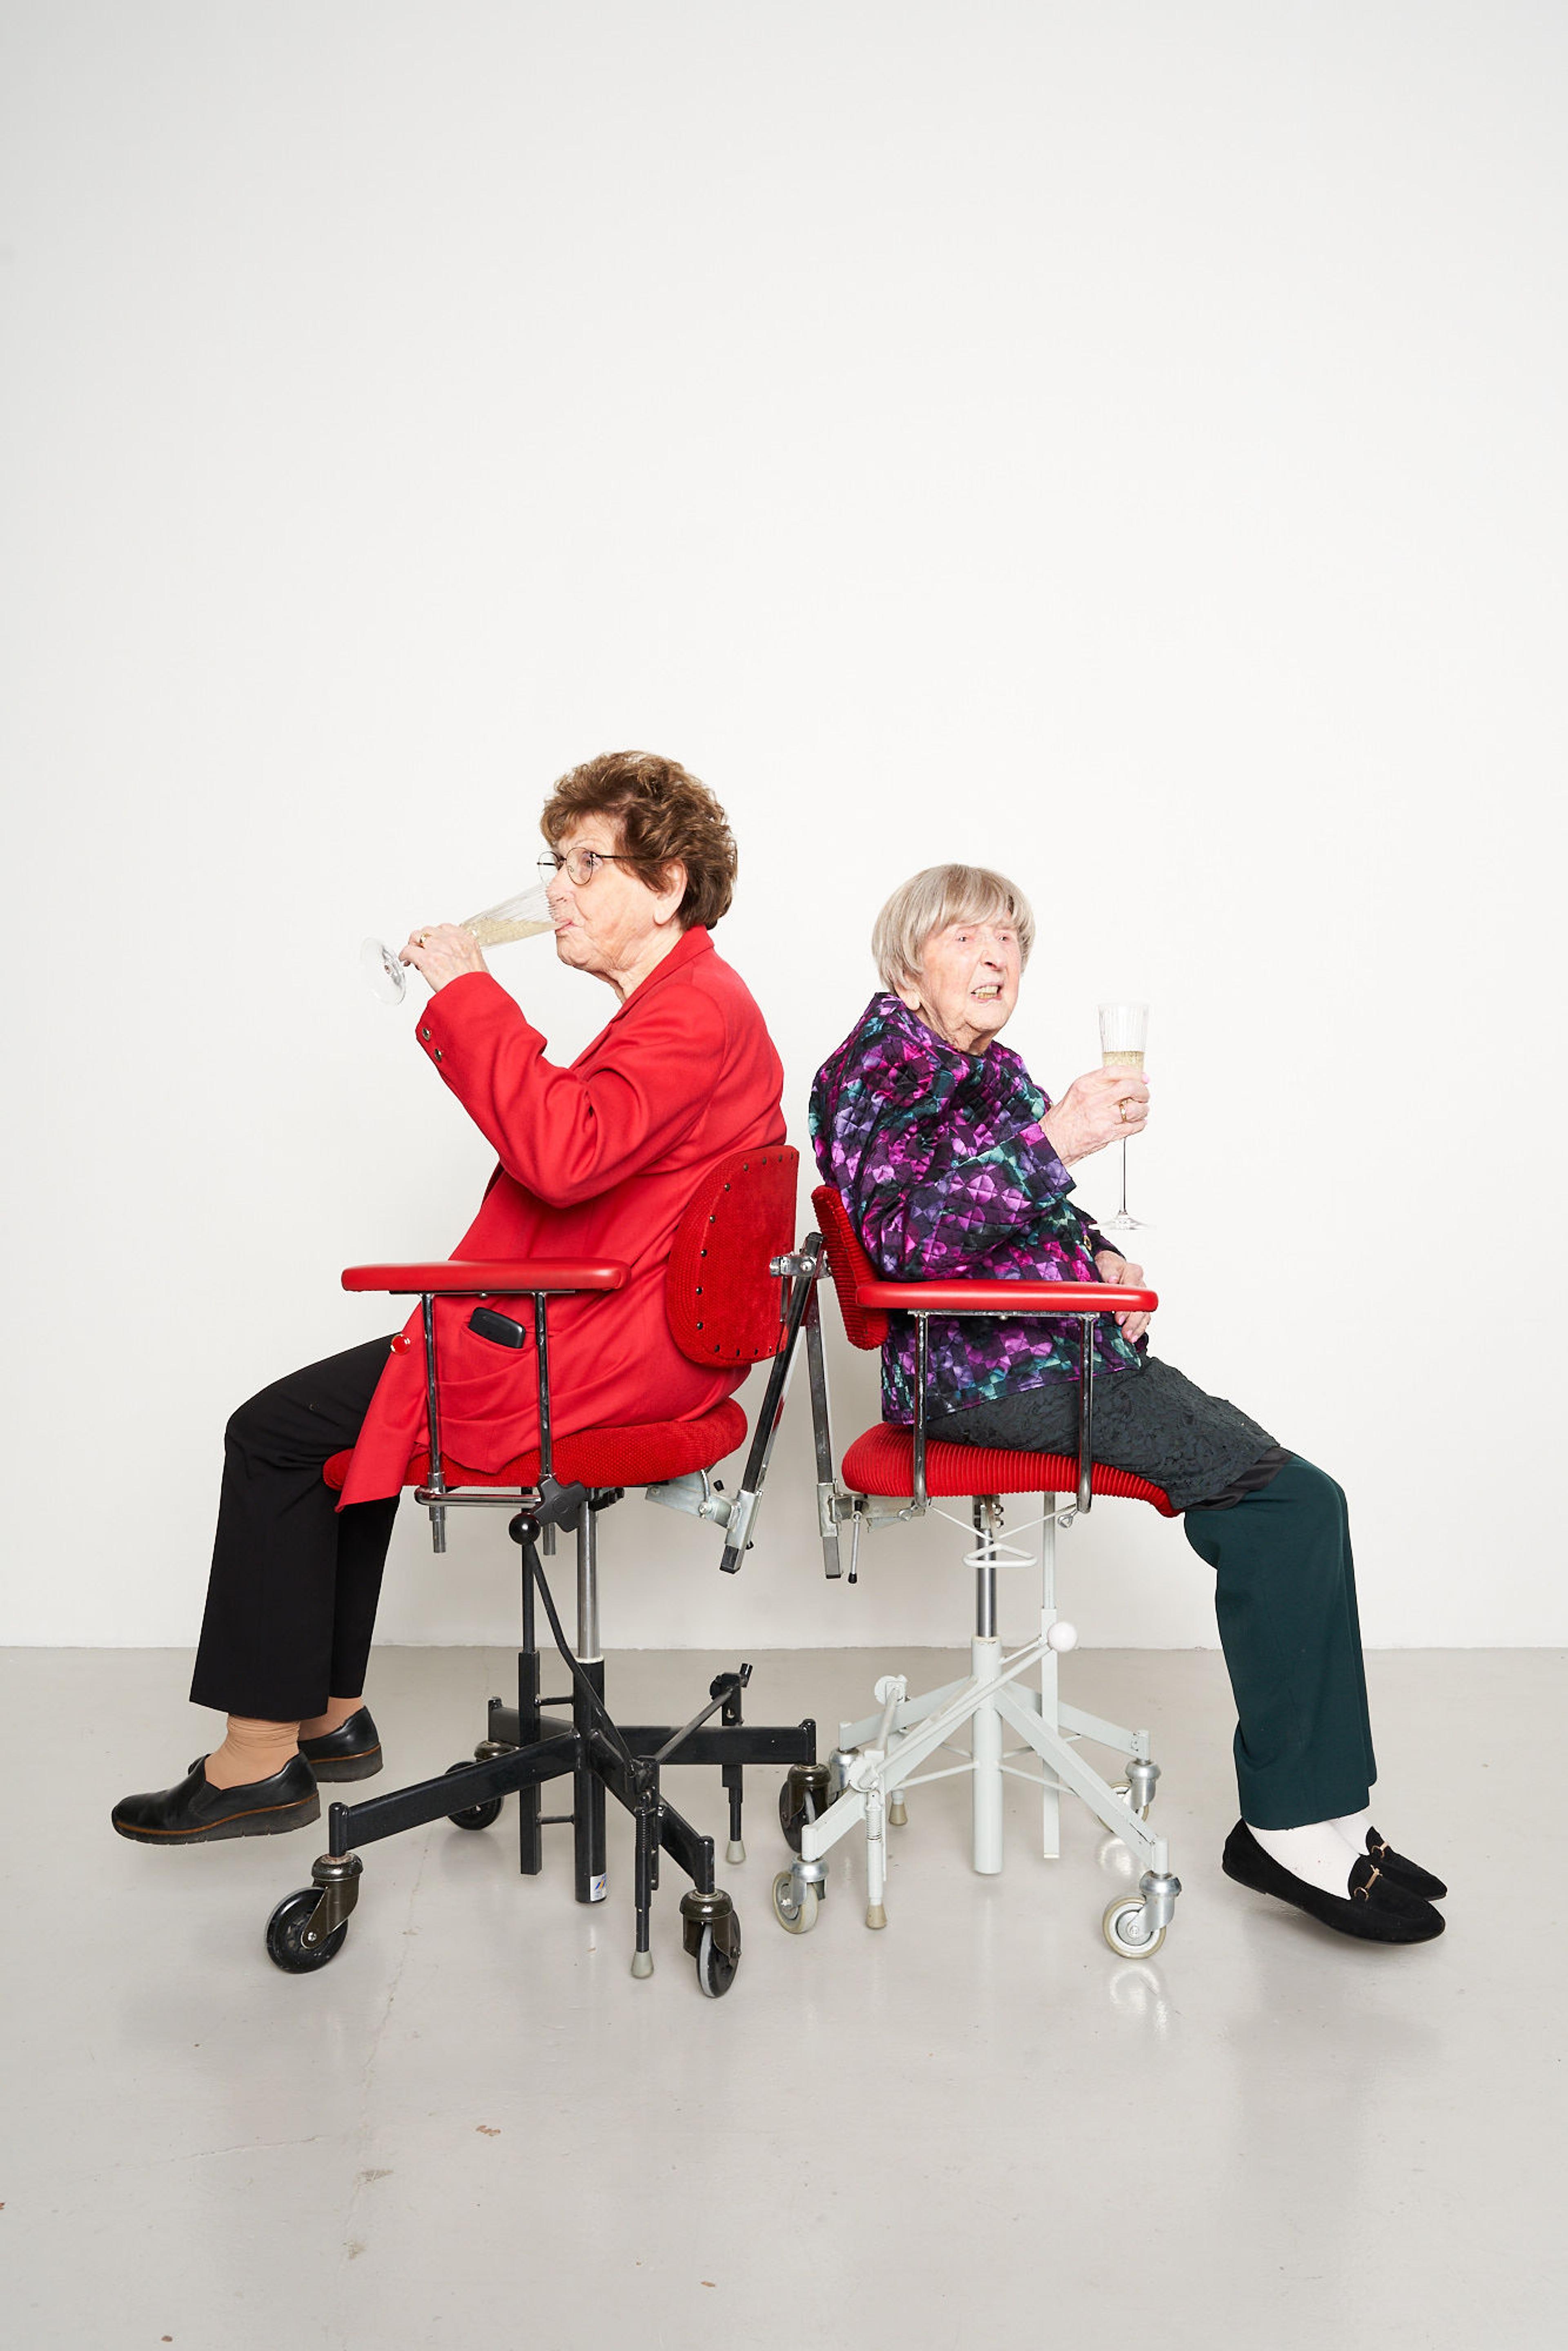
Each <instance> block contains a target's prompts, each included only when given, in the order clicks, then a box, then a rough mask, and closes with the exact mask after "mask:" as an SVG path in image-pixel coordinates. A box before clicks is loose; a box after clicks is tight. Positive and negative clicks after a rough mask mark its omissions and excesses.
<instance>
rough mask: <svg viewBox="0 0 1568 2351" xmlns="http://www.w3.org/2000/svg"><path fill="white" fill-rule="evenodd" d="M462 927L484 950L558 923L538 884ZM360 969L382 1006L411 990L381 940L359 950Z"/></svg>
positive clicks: (536, 934) (534, 935)
mask: <svg viewBox="0 0 1568 2351" xmlns="http://www.w3.org/2000/svg"><path fill="white" fill-rule="evenodd" d="M461 927H462V928H463V929H464V930H465V931H468V932H470V933H471V934H472V935H473V937H474V938H475V940H476V942H477V944H478V945H479V946H482V947H504V946H509V945H510V943H511V941H512V940H513V939H534V938H538V937H539V936H540V935H541V934H542V933H543V932H545V931H553V930H554V929H555V924H554V922H553V921H552V920H551V918H550V910H549V900H548V899H547V898H546V896H545V885H544V883H542V882H536V883H534V885H533V887H532V889H530V890H523V891H520V892H519V893H518V894H517V897H515V898H503V899H502V900H501V903H500V904H499V905H497V906H486V908H485V909H484V911H483V913H482V914H469V915H467V916H466V917H465V920H464V922H463V924H462V925H461ZM360 969H361V971H362V972H363V973H364V975H365V977H366V979H367V980H368V981H369V983H370V985H371V987H372V988H373V989H374V990H375V992H376V994H377V995H378V996H379V997H380V998H381V1000H382V1003H383V1004H401V1003H402V999H403V998H404V996H405V995H406V993H407V991H408V966H407V965H406V964H403V963H400V962H399V961H398V958H397V953H396V950H395V949H394V948H392V947H389V946H382V942H381V940H380V939H366V940H365V942H364V944H363V945H362V946H361V949H360Z"/></svg>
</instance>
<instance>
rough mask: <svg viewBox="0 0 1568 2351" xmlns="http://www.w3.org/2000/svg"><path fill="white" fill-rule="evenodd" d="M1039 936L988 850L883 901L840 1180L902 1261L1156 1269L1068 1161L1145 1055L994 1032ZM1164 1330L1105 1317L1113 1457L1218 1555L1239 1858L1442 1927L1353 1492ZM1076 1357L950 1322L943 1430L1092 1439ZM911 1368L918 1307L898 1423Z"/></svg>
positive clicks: (1116, 1131) (900, 1349)
mask: <svg viewBox="0 0 1568 2351" xmlns="http://www.w3.org/2000/svg"><path fill="white" fill-rule="evenodd" d="M1034 936H1035V926H1034V917H1033V915H1032V914H1031V913H1030V906H1029V902H1028V900H1027V899H1026V898H1025V896H1024V894H1023V893H1022V891H1021V890H1019V888H1018V887H1017V886H1016V884H1014V883H1011V882H1009V881H1008V880H1007V878H1006V877H1005V876H1004V875H1002V874H1000V873H995V872H989V871H988V870H987V869H986V868H984V867H980V866H972V865H938V866H933V867H931V868H929V869H928V870H927V871H926V872H922V873H917V874H915V876H914V878H913V879H912V880H911V881H908V882H906V883H904V886H903V887H902V889H899V890H897V891H895V892H894V894H893V896H892V897H891V898H890V899H889V900H888V903H887V904H886V905H885V906H884V907H883V910H882V913H881V914H880V915H879V916H878V917H877V922H876V927H875V930H874V933H873V954H874V956H875V958H876V964H877V969H878V971H879V973H880V975H881V978H882V982H883V986H882V989H881V991H880V992H879V993H878V994H877V995H875V996H873V998H872V1000H871V1002H870V1004H869V1005H868V1006H867V1007H866V1008H865V1010H864V1012H863V1013H862V1015H861V1017H860V1019H858V1020H857V1021H856V1023H855V1025H854V1028H853V1029H852V1030H851V1032H850V1035H849V1036H848V1037H847V1038H846V1040H844V1042H843V1044H841V1046H840V1047H839V1049H838V1050H837V1052H835V1053H834V1054H833V1055H832V1056H831V1059H830V1060H829V1061H827V1062H826V1063H825V1064H824V1066H823V1067H822V1069H821V1070H820V1071H818V1074H817V1080H816V1083H815V1086H814V1087H813V1089H812V1094H811V1113H810V1116H811V1134H812V1139H813V1142H814V1144H815V1146H816V1153H817V1159H818V1163H819V1165H821V1171H822V1175H823V1177H824V1179H825V1180H826V1181H827V1182H829V1183H831V1184H834V1185H836V1186H838V1188H839V1190H840V1191H841V1194H842V1196H843V1198H844V1202H845V1206H846V1207H847V1208H848V1211H849V1214H850V1217H851V1219H852V1222H853V1224H854V1227H855V1229H856V1231H857V1232H858V1233H859V1235H860V1238H861V1240H862V1244H863V1245H864V1248H865V1249H866V1252H867V1254H868V1256H869V1257H870V1258H871V1259H872V1261H873V1264H874V1265H876V1266H877V1267H878V1269H879V1270H881V1272H882V1273H883V1276H884V1277H885V1278H886V1279H888V1280H905V1281H942V1280H966V1279H972V1280H990V1281H996V1280H1008V1279H1009V1278H1010V1279H1012V1280H1029V1281H1041V1280H1047V1281H1049V1280H1061V1281H1078V1282H1082V1281H1094V1280H1103V1281H1114V1282H1125V1283H1128V1284H1132V1285H1135V1284H1137V1283H1139V1282H1141V1281H1142V1280H1143V1278H1144V1276H1143V1268H1142V1267H1141V1266H1137V1265H1130V1264H1128V1263H1127V1261H1126V1260H1125V1259H1124V1258H1123V1257H1122V1256H1121V1255H1120V1254H1119V1252H1118V1251H1116V1250H1115V1249H1113V1248H1111V1247H1110V1245H1109V1244H1108V1243H1107V1242H1106V1240H1105V1238H1104V1237H1103V1235H1102V1234H1101V1233H1099V1232H1098V1231H1096V1229H1095V1228H1094V1226H1093V1225H1092V1223H1091V1222H1090V1221H1089V1219H1088V1217H1086V1216H1085V1215H1084V1214H1083V1212H1082V1210H1081V1209H1079V1208H1078V1207H1074V1205H1073V1203H1072V1199H1071V1194H1072V1190H1073V1179H1072V1177H1071V1175H1070V1174H1069V1173H1068V1170H1069V1169H1070V1168H1071V1167H1072V1166H1074V1165H1077V1163H1078V1162H1079V1161H1081V1160H1082V1159H1086V1158H1088V1157H1089V1156H1090V1155H1092V1154H1093V1153H1094V1152H1096V1151H1100V1150H1103V1148H1104V1146H1105V1144H1108V1143H1113V1142H1117V1141H1120V1140H1121V1139H1122V1138H1123V1137H1124V1136H1126V1135H1132V1134H1138V1133H1139V1132H1140V1131H1141V1130H1142V1128H1143V1126H1144V1124H1145V1121H1146V1120H1147V1117H1148V1109H1149V1091H1148V1087H1147V1085H1146V1084H1145V1081H1144V1080H1143V1079H1142V1078H1141V1077H1140V1076H1137V1075H1134V1074H1133V1073H1131V1072H1129V1071H1126V1070H1094V1071H1090V1072H1089V1073H1088V1074H1087V1075H1086V1076H1083V1077H1081V1078H1075V1079H1074V1080H1073V1081H1072V1083H1071V1085H1070V1086H1069V1087H1068V1089H1067V1091H1066V1092H1065V1093H1064V1094H1063V1095H1062V1096H1061V1100H1060V1101H1058V1102H1052V1100H1051V1097H1050V1095H1049V1094H1047V1093H1045V1092H1042V1091H1041V1089H1040V1087H1039V1086H1038V1085H1036V1083H1035V1082H1034V1081H1033V1079H1032V1078H1031V1077H1030V1074H1029V1071H1027V1070H1026V1069H1025V1067H1024V1065H1023V1062H1022V1061H1020V1059H1019V1056H1018V1055H1017V1054H1016V1053H1014V1052H1012V1051H1010V1050H1009V1048H1008V1047H1007V1046H1005V1045H1002V1044H1000V1043H998V1038H999V1036H1000V1032H1001V1030H1002V1029H1004V1028H1005V1027H1006V1025H1007V1023H1008V1021H1009V1019H1010V1018H1011V1017H1012V1012H1013V1008H1014V1007H1015V1005H1016V1004H1017V1002H1018V995H1019V982H1020V980H1021V978H1022V976H1023V971H1024V967H1025V966H1026V965H1027V964H1028V961H1029V956H1030V948H1031V946H1033V944H1034ZM900 1325H902V1326H903V1327H902V1328H901V1327H900ZM1146 1326H1147V1317H1146V1316H1144V1315H1136V1314H1134V1315H1128V1314H1116V1315H1108V1316H1103V1317H1102V1318H1101V1321H1100V1322H1099V1324H1098V1325H1097V1336H1096V1341H1095V1346H1096V1357H1097V1360H1096V1364H1095V1385H1094V1397H1095V1402H1094V1424H1093V1427H1094V1440H1093V1441H1094V1456H1095V1458H1096V1459H1097V1460H1100V1461H1103V1462H1105V1463H1107V1464H1109V1465H1111V1466H1113V1467H1114V1468H1121V1469H1130V1470H1134V1471H1135V1472H1136V1473H1137V1474H1138V1475H1139V1476H1140V1477H1144V1478H1147V1479H1151V1480H1152V1481H1153V1483H1155V1485H1157V1486H1160V1487H1162V1488H1163V1489H1165V1491H1166V1495H1167V1496H1168V1497H1169V1499H1170V1501H1171V1502H1172V1503H1173V1505H1174V1506H1175V1507H1176V1510H1179V1511H1181V1512H1183V1513H1184V1514H1185V1515H1184V1518H1183V1525H1184V1528H1185V1531H1186V1539H1187V1541H1188V1542H1189V1543H1191V1545H1192V1547H1193V1549H1194V1550H1195V1551H1196V1552H1197V1553H1198V1555H1199V1557H1200V1558H1202V1559H1205V1560H1207V1562H1208V1563H1209V1564H1210V1566H1212V1567H1213V1568H1214V1569H1215V1571H1216V1590H1215V1605H1216V1613H1217V1615H1218V1625H1219V1637H1220V1642H1221V1645H1222V1646H1223V1648H1224V1651H1225V1659H1226V1664H1227V1666H1228V1669H1229V1673H1230V1682H1231V1688H1232V1691H1233V1693H1234V1695H1235V1699H1236V1708H1237V1713H1238V1716H1239V1721H1238V1725H1237V1730H1236V1741H1235V1754H1236V1771H1237V1780H1238V1783H1239V1792H1240V1800H1241V1818H1240V1820H1239V1821H1238V1823H1237V1824H1236V1826H1235V1828H1234V1829H1233V1830H1232V1831H1231V1834H1230V1835H1229V1837H1228V1840H1227V1843H1226V1846H1225V1853H1224V1858H1223V1867H1224V1869H1225V1871H1226V1874H1227V1876H1230V1877H1233V1878H1236V1879H1238V1880H1239V1882H1240V1883H1241V1884H1242V1885H1244V1886H1250V1887H1252V1888H1254V1889H1255V1890H1256V1891H1258V1892H1260V1893H1264V1894H1270V1895H1272V1896H1276V1897H1278V1898H1279V1899H1280V1900H1281V1901H1283V1902H1288V1903H1291V1904H1293V1905H1294V1907H1296V1908H1298V1909H1300V1910H1303V1911H1306V1912H1307V1913H1308V1914H1309V1915H1310V1916H1311V1917H1314V1918H1316V1919H1319V1920H1320V1921H1321V1922H1322V1924H1323V1925H1324V1926H1326V1927H1330V1928H1334V1929H1335V1930H1336V1931H1337V1932H1339V1933H1341V1934H1345V1935H1353V1936H1356V1937H1358V1938H1361V1939H1362V1940H1364V1941H1367V1942H1375V1943H1389V1944H1393V1943H1419V1942H1426V1941H1428V1940H1429V1939H1430V1938H1432V1937H1433V1936H1435V1935H1438V1934H1440V1933H1441V1932H1442V1930H1443V1923H1444V1922H1443V1917H1442V1915H1441V1913H1440V1912H1439V1911H1437V1910H1436V1909H1435V1908H1434V1907H1432V1906H1433V1902H1434V1900H1435V1899H1436V1898H1437V1897H1439V1896H1442V1895H1443V1894H1444V1893H1445V1892H1446V1890H1447V1889H1446V1888H1445V1887H1444V1886H1443V1884H1442V1882H1441V1880H1440V1879H1437V1878H1436V1877H1433V1876H1431V1875H1430V1874H1429V1873H1428V1872H1427V1871H1426V1870H1423V1869H1420V1868H1417V1866H1416V1865H1415V1863H1413V1862H1409V1861H1406V1860H1405V1859H1404V1858H1403V1856H1402V1855H1398V1854H1396V1853H1395V1852H1393V1851H1392V1850H1391V1848H1390V1847H1389V1845H1388V1844H1387V1843H1386V1842H1385V1839H1384V1838H1383V1837H1382V1836H1380V1835H1379V1834H1378V1832H1377V1830H1376V1829H1375V1827H1374V1826H1373V1824H1372V1817H1371V1811H1370V1794H1371V1787H1372V1782H1373V1780H1374V1778H1375V1765H1374V1761H1373V1752H1372V1735H1371V1729H1370V1727H1369V1723H1368V1719H1367V1707H1366V1683H1365V1677H1364V1670H1363V1664H1362V1655H1361V1636H1360V1630H1359V1626H1358V1624H1357V1618H1356V1604H1355V1572H1354V1564H1353V1562H1352V1558H1351V1547H1350V1527H1349V1521H1348V1519H1347V1516H1346V1510H1345V1499H1344V1495H1343V1492H1342V1491H1341V1489H1340V1488H1339V1487H1338V1486H1337V1485H1336V1484H1335V1483H1334V1481H1333V1479H1332V1478H1329V1477H1326V1476H1325V1475H1324V1473H1323V1472H1322V1470H1321V1469H1317V1468H1313V1466H1312V1463H1311V1462H1309V1461H1305V1460H1303V1459H1302V1458H1301V1456H1300V1455H1299V1454H1296V1453H1292V1452H1291V1450H1290V1449H1289V1448H1288V1447H1285V1446H1281V1445H1280V1444H1278V1443H1276V1441H1275V1439H1274V1438H1273V1437H1271V1436H1270V1433H1269V1431H1268V1430H1267V1429H1265V1428H1262V1427H1260V1426H1259V1424H1258V1423H1257V1422H1256V1421H1255V1420H1250V1419H1249V1417H1248V1416H1247V1415H1246V1414H1245V1413H1243V1412H1239V1411H1238V1409H1237V1408H1236V1406H1235V1405H1232V1404H1228V1403H1227V1402H1226V1401H1225V1400H1224V1398H1222V1397H1219V1396H1211V1395H1206V1394H1205V1393H1204V1391H1203V1390H1202V1389H1201V1388H1198V1387H1197V1386H1195V1385H1194V1384H1193V1383H1192V1381H1190V1380H1189V1379H1186V1377H1184V1375H1183V1374H1181V1373H1180V1372H1178V1371H1176V1369H1175V1368H1174V1366H1173V1365H1171V1364H1166V1363H1164V1362H1162V1361H1161V1360H1160V1359H1159V1357H1157V1356H1155V1355H1153V1354H1151V1353H1149V1344H1148V1338H1147V1335H1146ZM1079 1376H1080V1374H1079V1367H1078V1360H1077V1348H1076V1342H1075V1336H1074V1331H1073V1325H1072V1324H1071V1322H1070V1321H1069V1320H1067V1319H1065V1318H1064V1319H1062V1320H1061V1321H1055V1320H1052V1319H1051V1318H1048V1317H1041V1318H1040V1319H1038V1320H1035V1319H1032V1318H1028V1317H1023V1318H1019V1319H1016V1320H1009V1321H1006V1322H989V1321H987V1320H984V1319H981V1318H971V1317H966V1318H965V1319H964V1320H962V1321H955V1322H949V1323H947V1324H943V1323H942V1322H938V1321H937V1320H936V1318H935V1317H933V1318H932V1321H931V1324H930V1353H929V1371H928V1388H927V1395H926V1411H927V1415H928V1422H927V1425H928V1427H929V1430H930V1434H931V1435H932V1436H933V1437H942V1438H944V1439H946V1441H947V1442H949V1443H955V1444H960V1445H964V1444H970V1445H982V1446H1002V1447H1016V1448H1018V1449H1019V1450H1027V1451H1031V1452H1050V1453H1066V1452H1071V1451H1073V1450H1075V1449H1076V1443H1077V1436H1076V1432H1077V1424H1078V1399H1077V1393H1076V1383H1077V1380H1078V1378H1079ZM914 1378H915V1345H914V1329H913V1324H912V1322H910V1320H909V1318H908V1317H903V1316H895V1317H894V1329H893V1332H892V1334H891V1335H890V1337H889V1339H888V1342H887V1344H886V1346H885V1347H884V1349H883V1416H884V1418H886V1419H887V1420H890V1421H893V1422H894V1423H898V1424H902V1425H904V1426H908V1425H909V1424H910V1423H911V1422H912V1421H913V1420H914V1417H915V1407H914V1395H915V1390H914Z"/></svg>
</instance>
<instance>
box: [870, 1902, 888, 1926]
mask: <svg viewBox="0 0 1568 2351" xmlns="http://www.w3.org/2000/svg"><path fill="white" fill-rule="evenodd" d="M865 1922H866V1925H867V1926H868V1927H885V1926H886V1924H887V1906H886V1905H885V1903H882V1902H868V1903H867V1904H866V1906H865Z"/></svg>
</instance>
